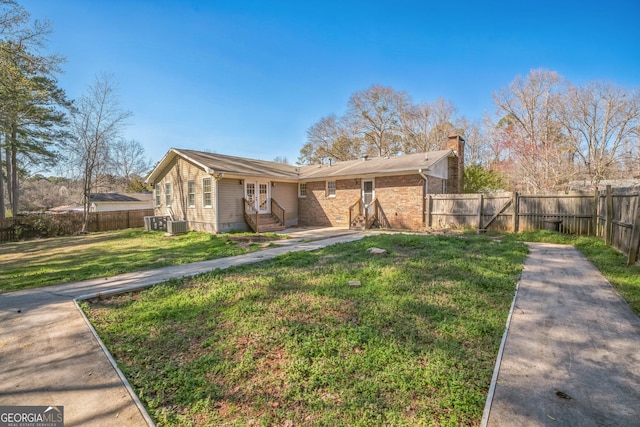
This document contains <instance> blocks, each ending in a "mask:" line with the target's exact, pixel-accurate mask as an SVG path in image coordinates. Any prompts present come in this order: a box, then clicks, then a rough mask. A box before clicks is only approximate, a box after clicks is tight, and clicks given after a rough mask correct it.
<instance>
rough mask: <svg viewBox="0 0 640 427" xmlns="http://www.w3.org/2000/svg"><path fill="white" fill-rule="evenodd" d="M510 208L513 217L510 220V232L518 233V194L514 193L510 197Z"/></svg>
mask: <svg viewBox="0 0 640 427" xmlns="http://www.w3.org/2000/svg"><path fill="white" fill-rule="evenodd" d="M511 208H512V209H513V217H512V218H511V232H512V233H517V232H518V213H519V212H518V209H519V208H518V192H517V191H514V192H513V195H512V196H511Z"/></svg>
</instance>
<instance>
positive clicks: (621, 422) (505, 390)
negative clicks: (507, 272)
mask: <svg viewBox="0 0 640 427" xmlns="http://www.w3.org/2000/svg"><path fill="white" fill-rule="evenodd" d="M530 249H531V252H530V254H529V257H528V258H527V260H526V262H525V266H524V271H523V273H522V277H521V280H520V283H519V288H518V293H517V297H516V300H515V306H514V310H513V315H512V317H511V321H510V326H509V330H508V334H507V339H506V341H505V346H504V352H503V354H502V363H501V364H500V367H499V368H500V370H499V375H498V381H497V384H496V385H495V393H494V394H493V399H492V402H490V403H491V406H490V412H489V416H488V423H487V425H488V426H490V427H498V426H509V427H511V426H576V427H578V426H579V427H590V426H594V427H595V426H621V427H626V426H640V319H639V318H638V316H636V315H635V314H634V313H633V312H632V310H631V308H630V307H629V306H628V305H627V303H626V302H624V301H623V300H622V298H620V297H619V296H618V294H617V293H616V292H615V291H614V290H613V288H612V286H611V284H610V283H609V282H608V281H607V280H606V279H605V278H604V277H603V276H602V275H601V274H600V272H599V271H598V270H597V269H596V268H595V267H594V266H593V265H592V264H591V263H589V262H588V261H587V260H586V258H585V257H584V256H582V254H581V253H580V252H579V251H577V250H576V249H575V248H573V247H571V246H564V245H552V244H543V243H534V244H530ZM490 397H491V396H490ZM485 415H486V411H485Z"/></svg>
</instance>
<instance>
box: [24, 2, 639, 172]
mask: <svg viewBox="0 0 640 427" xmlns="http://www.w3.org/2000/svg"><path fill="white" fill-rule="evenodd" d="M19 1H20V0H19ZM20 3H21V4H22V5H23V6H24V7H25V8H26V10H27V11H28V12H30V13H31V15H32V17H33V18H37V19H48V20H50V21H51V22H52V25H53V29H54V33H53V35H52V36H51V37H50V38H49V50H50V51H54V52H58V53H60V54H62V55H64V56H65V57H66V58H67V62H66V63H65V64H64V66H63V68H64V71H65V72H64V74H63V75H61V76H60V85H61V86H62V88H63V89H65V90H66V91H67V94H68V95H69V97H71V98H73V99H75V98H78V97H80V96H81V95H82V93H83V92H84V91H85V90H86V87H87V86H88V85H89V84H91V83H92V82H93V80H94V78H95V76H96V74H98V73H107V74H112V75H113V80H114V81H115V82H117V84H118V90H119V95H120V103H121V106H122V107H123V108H124V109H126V110H129V111H131V112H132V113H133V118H132V119H131V124H130V126H128V128H127V129H126V131H125V134H124V135H123V136H124V137H125V138H127V139H136V140H138V141H140V142H141V143H142V144H143V146H144V147H145V150H146V153H147V155H148V157H150V158H151V160H153V161H154V162H155V161H158V160H160V158H162V156H163V155H164V154H165V153H166V151H167V150H168V149H169V148H170V147H177V148H189V149H196V150H207V151H214V152H217V153H221V154H230V155H236V156H242V157H252V158H259V159H264V160H273V159H274V158H275V157H276V156H285V157H287V158H288V160H289V162H290V163H295V161H296V160H297V157H298V154H299V150H300V148H301V147H302V145H303V144H304V143H305V142H306V130H307V129H308V128H309V127H310V126H311V125H313V124H314V123H316V122H317V121H318V120H319V119H321V118H322V117H324V116H327V115H329V114H332V113H335V114H338V115H340V114H342V113H343V112H344V110H345V108H346V104H347V100H348V99H349V96H350V95H351V94H352V93H354V92H355V91H358V90H362V89H366V88H368V87H369V86H371V85H372V84H381V85H384V86H391V87H393V88H394V89H396V90H403V91H406V92H407V93H408V94H409V95H410V96H411V97H412V99H413V100H414V101H415V102H421V101H424V102H433V101H435V100H436V98H439V97H442V98H445V99H448V100H450V101H452V102H453V104H454V105H455V106H456V107H457V108H458V113H459V114H460V115H464V116H465V117H467V119H469V120H472V121H473V120H479V119H481V118H482V116H483V114H484V113H485V112H488V113H493V112H494V111H493V102H492V94H493V93H494V92H495V91H497V90H499V89H501V88H503V87H506V86H507V85H508V84H509V83H510V82H511V81H512V80H513V79H514V78H515V77H516V76H517V75H526V74H527V73H528V72H529V70H531V69H536V68H546V69H550V70H554V71H557V72H558V73H559V74H560V75H562V76H563V77H565V78H566V79H568V80H570V81H572V82H574V83H580V82H585V81H589V80H608V81H613V82H615V83H617V84H620V85H623V86H630V87H631V86H636V87H637V86H640V24H639V22H638V16H640V2H638V1H637V0H623V1H616V0H610V1H608V2H604V1H589V0H583V1H562V0H555V1H547V0H539V1H536V2H497V1H490V0H489V1H481V2H480V1H477V2H476V1H470V2H467V1H457V2H445V1H440V2H437V3H434V2H429V1H415V2H411V1H404V0H396V1H385V2H380V1H366V2H365V1H362V2H354V1H348V0H342V1H332V0H325V1H305V0H297V1H243V0H236V1H195V0H185V1H178V0H173V1H170V0H154V1H152V0H144V1H141V0H124V1H122V0H109V1H99V0H90V1H89V0H55V1H51V0H21V1H20Z"/></svg>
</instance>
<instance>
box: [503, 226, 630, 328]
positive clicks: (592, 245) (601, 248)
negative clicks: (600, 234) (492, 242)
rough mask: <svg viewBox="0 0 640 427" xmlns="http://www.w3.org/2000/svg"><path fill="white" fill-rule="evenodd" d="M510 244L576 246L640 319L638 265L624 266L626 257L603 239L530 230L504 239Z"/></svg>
mask: <svg viewBox="0 0 640 427" xmlns="http://www.w3.org/2000/svg"><path fill="white" fill-rule="evenodd" d="M504 238H505V239H507V240H511V241H526V242H546V243H562V244H567V245H573V246H575V247H576V248H577V249H578V250H579V251H580V252H582V254H583V255H584V256H586V257H587V259H588V260H589V261H591V263H592V264H593V265H594V266H595V267H596V268H597V269H598V270H600V272H601V273H602V275H603V276H604V277H606V278H607V280H608V281H609V282H610V283H611V284H612V285H613V287H614V288H615V289H616V290H617V291H618V293H619V294H620V295H621V296H622V298H624V299H625V300H626V301H627V303H629V306H631V308H632V309H633V311H634V312H635V313H636V314H637V315H638V316H640V265H638V264H636V265H632V266H628V265H627V257H626V256H624V255H622V254H621V253H620V252H618V251H616V250H615V249H613V248H611V247H610V246H607V245H606V244H605V243H604V241H603V240H602V239H599V238H597V237H588V236H572V235H567V234H560V233H554V232H550V231H531V232H523V233H518V234H512V235H507V236H505V237H504Z"/></svg>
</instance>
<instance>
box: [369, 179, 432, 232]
mask: <svg viewBox="0 0 640 427" xmlns="http://www.w3.org/2000/svg"><path fill="white" fill-rule="evenodd" d="M375 186H376V198H377V199H378V202H379V203H380V207H381V209H382V212H383V220H386V221H385V222H387V223H388V225H389V227H390V228H393V229H408V230H417V229H419V228H422V225H423V224H422V215H423V209H424V205H423V204H424V179H423V178H422V177H421V176H420V175H418V174H416V175H402V176H388V177H380V178H376V182H375Z"/></svg>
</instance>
